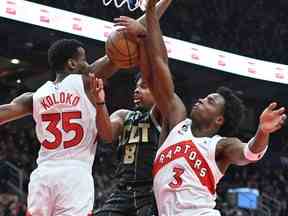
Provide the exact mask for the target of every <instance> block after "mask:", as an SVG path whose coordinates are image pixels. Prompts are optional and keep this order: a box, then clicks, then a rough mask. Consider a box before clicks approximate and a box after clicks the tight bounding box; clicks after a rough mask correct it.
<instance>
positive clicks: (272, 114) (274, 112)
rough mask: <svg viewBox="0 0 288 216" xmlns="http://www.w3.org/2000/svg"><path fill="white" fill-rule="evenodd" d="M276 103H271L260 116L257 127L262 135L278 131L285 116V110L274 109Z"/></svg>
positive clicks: (282, 108)
mask: <svg viewBox="0 0 288 216" xmlns="http://www.w3.org/2000/svg"><path fill="white" fill-rule="evenodd" d="M276 107H277V103H271V104H270V105H269V106H268V107H267V108H266V109H265V110H264V111H263V112H262V114H261V116H260V124H259V127H260V129H261V130H262V131H263V132H264V133H273V132H275V131H277V130H279V129H280V128H281V127H282V126H283V124H284V122H285V120H286V118H287V116H286V115H285V114H284V113H285V108H284V107H281V108H279V109H276Z"/></svg>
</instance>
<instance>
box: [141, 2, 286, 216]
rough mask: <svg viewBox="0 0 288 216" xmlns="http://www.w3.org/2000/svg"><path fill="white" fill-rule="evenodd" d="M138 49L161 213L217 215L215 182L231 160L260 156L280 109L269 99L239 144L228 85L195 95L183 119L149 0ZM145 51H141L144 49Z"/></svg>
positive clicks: (239, 110)
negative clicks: (143, 59)
mask: <svg viewBox="0 0 288 216" xmlns="http://www.w3.org/2000/svg"><path fill="white" fill-rule="evenodd" d="M146 16H147V17H146V18H147V20H146V24H147V35H146V37H144V39H143V43H144V45H145V46H144V49H145V50H146V53H147V56H148V59H149V61H150V66H151V70H142V72H144V73H145V72H150V73H149V74H143V79H144V80H145V81H146V82H147V85H148V87H149V89H150V90H151V92H152V95H153V97H154V99H155V102H156V104H157V107H158V108H159V110H160V112H161V115H162V117H163V121H162V122H163V124H162V130H161V140H160V144H161V147H160V148H159V149H158V151H157V155H156V158H155V160H154V166H153V175H154V184H153V187H154V188H153V189H154V194H155V197H156V201H157V207H158V211H159V215H161V216H191V215H193V216H200V215H201V216H203V215H206V216H218V215H220V213H219V211H217V210H214V207H215V199H216V186H217V183H218V182H219V180H220V179H221V178H222V177H223V175H224V174H225V172H226V170H227V169H228V167H229V166H230V165H232V164H235V165H239V166H243V165H246V164H249V163H251V162H256V161H258V160H259V159H261V158H262V157H263V155H264V154H265V152H266V150H267V148H268V141H269V135H270V134H271V133H273V132H275V131H277V130H279V129H280V128H281V127H282V125H283V123H284V121H285V119H286V115H285V114H284V112H285V109H284V108H283V107H282V108H279V109H277V108H276V107H277V104H276V103H271V104H270V105H269V106H268V107H267V108H266V109H265V110H264V111H263V112H262V114H261V115H260V118H259V125H258V130H257V132H256V134H255V136H254V137H253V138H252V139H251V140H250V141H249V142H248V143H243V142H241V141H240V140H239V139H238V138H236V137H232V136H233V134H234V132H235V130H236V129H237V128H238V125H239V122H240V120H241V117H242V114H243V104H242V102H241V100H240V99H239V98H238V97H237V96H236V95H235V94H234V93H233V92H232V91H231V90H230V89H228V88H220V89H218V90H217V92H215V93H212V94H209V95H208V96H206V97H205V98H200V99H199V100H198V101H197V103H196V104H194V106H193V107H192V109H191V112H190V115H189V118H187V117H188V115H187V113H186V109H185V107H184V104H183V102H182V101H181V99H180V98H179V97H178V96H177V95H176V94H175V92H174V85H173V81H172V78H171V73H170V70H169V66H168V64H167V63H166V61H165V58H163V53H162V52H161V51H162V50H163V47H162V46H163V44H164V42H163V38H162V36H161V30H160V26H159V22H158V19H157V17H156V14H155V0H149V2H148V5H147V9H146ZM144 54H145V53H144Z"/></svg>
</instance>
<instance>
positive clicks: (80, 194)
mask: <svg viewBox="0 0 288 216" xmlns="http://www.w3.org/2000/svg"><path fill="white" fill-rule="evenodd" d="M93 204H94V182H93V177H92V174H91V168H89V167H88V165H86V164H85V163H83V162H79V161H57V162H56V161H53V162H51V161H49V162H48V161H47V162H44V163H43V164H41V165H40V166H39V167H38V168H37V169H35V170H34V171H33V172H32V174H31V176H30V182H29V189H28V206H27V211H28V213H29V214H30V215H32V216H60V215H61V216H87V215H89V214H91V212H92V209H93ZM29 214H28V215H29Z"/></svg>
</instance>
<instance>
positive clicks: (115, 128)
mask: <svg viewBox="0 0 288 216" xmlns="http://www.w3.org/2000/svg"><path fill="white" fill-rule="evenodd" d="M129 112H130V110H126V109H121V110H117V111H115V112H113V113H112V114H111V115H110V120H111V125H112V140H113V141H116V140H117V139H118V138H119V136H120V135H121V134H122V131H123V127H124V121H125V119H126V116H127V114H128V113H129Z"/></svg>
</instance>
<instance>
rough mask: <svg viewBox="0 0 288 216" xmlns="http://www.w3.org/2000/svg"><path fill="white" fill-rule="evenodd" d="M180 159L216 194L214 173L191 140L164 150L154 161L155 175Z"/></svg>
mask: <svg viewBox="0 0 288 216" xmlns="http://www.w3.org/2000/svg"><path fill="white" fill-rule="evenodd" d="M178 158H184V159H185V160H186V161H187V162H188V164H189V166H190V168H191V169H192V171H193V172H194V173H195V174H196V176H197V177H198V179H199V180H200V182H201V184H202V185H203V186H206V187H207V189H208V190H209V191H210V193H212V194H214V193H215V187H216V185H215V180H214V176H213V173H212V171H211V170H210V167H209V165H208V163H207V161H206V160H205V158H204V157H203V155H202V154H201V152H200V151H199V150H198V149H197V147H196V145H195V144H194V143H193V142H192V141H190V140H189V141H184V142H180V143H177V144H174V145H171V146H169V147H167V148H166V149H164V150H162V151H161V153H160V154H159V155H158V156H157V158H156V160H155V161H154V166H153V175H154V176H155V175H157V173H158V172H159V170H161V169H162V168H163V167H164V166H166V165H167V164H169V163H170V162H171V161H174V160H176V159H178Z"/></svg>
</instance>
